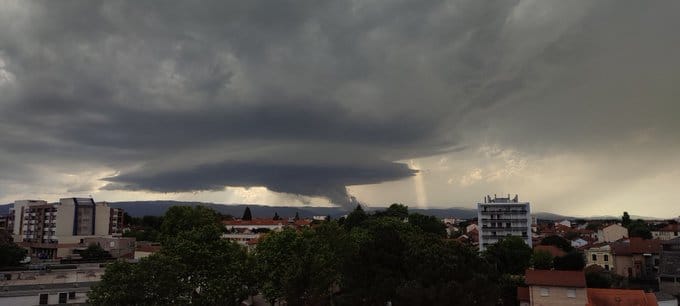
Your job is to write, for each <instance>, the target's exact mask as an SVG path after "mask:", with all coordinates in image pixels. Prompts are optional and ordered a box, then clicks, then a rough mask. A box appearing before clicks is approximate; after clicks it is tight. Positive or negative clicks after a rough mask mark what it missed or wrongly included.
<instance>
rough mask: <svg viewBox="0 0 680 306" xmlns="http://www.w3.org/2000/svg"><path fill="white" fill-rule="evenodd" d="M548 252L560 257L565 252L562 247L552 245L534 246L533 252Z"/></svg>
mask: <svg viewBox="0 0 680 306" xmlns="http://www.w3.org/2000/svg"><path fill="white" fill-rule="evenodd" d="M537 251H540V252H548V253H550V255H552V257H562V256H564V255H566V254H567V253H566V252H564V251H562V249H560V248H558V247H556V246H554V245H537V246H535V247H534V252H537Z"/></svg>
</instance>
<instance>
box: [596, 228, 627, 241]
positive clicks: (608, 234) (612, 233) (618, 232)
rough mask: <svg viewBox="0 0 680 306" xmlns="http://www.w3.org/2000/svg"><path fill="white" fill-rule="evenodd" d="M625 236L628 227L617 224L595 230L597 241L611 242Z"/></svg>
mask: <svg viewBox="0 0 680 306" xmlns="http://www.w3.org/2000/svg"><path fill="white" fill-rule="evenodd" d="M627 237H628V229H627V228H625V227H623V226H621V225H618V224H612V225H610V226H607V227H605V228H603V229H601V230H599V231H597V241H598V242H612V241H616V240H619V239H621V238H627Z"/></svg>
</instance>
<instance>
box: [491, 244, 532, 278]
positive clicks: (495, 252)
mask: <svg viewBox="0 0 680 306" xmlns="http://www.w3.org/2000/svg"><path fill="white" fill-rule="evenodd" d="M532 253H533V251H532V250H531V248H530V247H529V246H528V245H527V244H526V243H524V240H522V238H520V237H516V236H508V237H505V238H503V239H502V240H501V241H499V242H498V243H495V244H492V245H490V246H489V247H488V248H487V249H486V251H484V258H486V259H487V260H489V262H491V263H493V264H494V265H495V266H496V269H497V270H498V272H499V273H500V274H524V270H526V268H528V267H529V266H530V265H531V254H532Z"/></svg>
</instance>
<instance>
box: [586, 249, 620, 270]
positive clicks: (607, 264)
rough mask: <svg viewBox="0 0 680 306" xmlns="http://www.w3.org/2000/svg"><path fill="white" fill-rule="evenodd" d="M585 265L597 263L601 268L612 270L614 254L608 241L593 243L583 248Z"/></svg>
mask: <svg viewBox="0 0 680 306" xmlns="http://www.w3.org/2000/svg"><path fill="white" fill-rule="evenodd" d="M584 253H585V256H586V267H587V266H590V265H598V266H600V267H602V268H603V269H605V270H607V271H610V270H614V267H615V266H614V256H613V255H612V249H611V246H610V245H609V243H598V244H594V245H593V246H591V247H590V248H588V249H586V250H585V252H584Z"/></svg>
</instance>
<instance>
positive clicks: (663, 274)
mask: <svg viewBox="0 0 680 306" xmlns="http://www.w3.org/2000/svg"><path fill="white" fill-rule="evenodd" d="M659 289H660V290H661V291H662V292H665V293H668V294H672V295H680V238H675V239H671V240H665V241H663V242H662V243H661V263H660V265H659Z"/></svg>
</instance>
